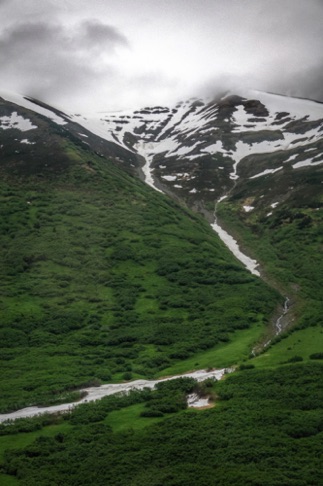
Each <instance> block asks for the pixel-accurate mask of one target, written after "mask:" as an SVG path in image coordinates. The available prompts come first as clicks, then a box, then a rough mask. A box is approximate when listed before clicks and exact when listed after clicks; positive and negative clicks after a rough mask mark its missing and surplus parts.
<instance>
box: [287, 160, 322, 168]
mask: <svg viewBox="0 0 323 486" xmlns="http://www.w3.org/2000/svg"><path fill="white" fill-rule="evenodd" d="M320 164H323V159H322V160H319V161H317V162H313V159H307V160H303V161H302V162H296V164H293V165H292V167H293V169H299V168H300V167H307V166H314V165H320Z"/></svg>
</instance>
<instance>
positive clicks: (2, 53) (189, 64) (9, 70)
mask: <svg viewBox="0 0 323 486" xmlns="http://www.w3.org/2000/svg"><path fill="white" fill-rule="evenodd" d="M322 47H323V0H0V65H1V78H0V79H1V81H0V88H1V87H2V89H7V90H11V91H17V92H20V93H22V94H25V95H30V96H34V97H36V98H38V99H42V100H44V101H46V102H48V103H49V104H52V105H56V106H58V107H61V108H63V109H65V111H83V112H84V111H92V110H98V111H104V110H114V109H123V108H127V107H129V108H135V107H141V106H146V105H148V104H150V105H151V104H167V103H172V102H174V101H177V100H179V99H184V98H186V97H188V96H201V95H204V94H216V93H218V92H222V91H224V90H233V91H239V88H240V87H250V88H254V89H260V90H268V91H274V92H278V93H282V94H291V95H294V96H303V97H309V98H312V99H319V100H322V101H323V82H322V81H323V79H322V78H323V49H322Z"/></svg>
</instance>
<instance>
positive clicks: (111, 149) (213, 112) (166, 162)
mask: <svg viewBox="0 0 323 486" xmlns="http://www.w3.org/2000/svg"><path fill="white" fill-rule="evenodd" d="M2 98H3V99H5V100H7V102H10V103H9V104H8V103H7V104H5V103H3V104H2V106H1V114H0V128H1V129H2V130H0V135H1V132H2V133H3V130H6V129H8V128H16V129H19V130H21V133H22V132H23V133H24V135H21V137H20V138H21V140H20V141H19V143H20V147H21V146H22V144H25V150H27V145H28V144H35V143H36V142H37V140H38V138H39V137H38V138H37V137H36V138H35V137H34V136H33V135H35V136H36V135H37V129H36V128H37V127H36V124H35V122H33V121H32V120H31V119H30V118H28V117H26V116H25V115H26V113H28V112H29V113H30V112H31V111H32V112H36V113H38V114H40V115H42V116H43V117H46V118H47V119H49V120H50V121H51V122H53V123H54V124H56V125H57V126H58V127H59V129H60V130H64V131H66V132H70V133H72V134H73V136H75V137H78V138H79V140H80V141H81V143H83V144H88V145H89V146H90V147H92V148H94V149H95V150H96V151H97V153H100V154H102V155H107V156H109V157H111V158H112V159H113V160H114V161H115V163H117V164H120V165H122V166H123V167H124V168H126V169H127V170H129V171H133V172H137V173H139V174H141V176H142V178H144V179H145V181H146V182H147V183H148V184H150V185H151V186H153V187H154V188H155V189H157V190H161V191H163V192H167V193H170V194H172V195H174V196H176V197H178V198H180V199H181V200H183V201H185V202H186V203H187V204H189V205H190V206H192V207H195V208H196V207H199V208H200V209H202V210H203V209H208V210H210V208H211V205H212V204H213V203H214V201H216V200H218V199H219V198H220V197H223V196H225V195H227V194H228V193H230V194H231V195H232V194H234V193H237V191H239V190H241V188H242V187H244V186H247V188H248V190H249V194H246V197H245V198H244V200H242V204H243V207H244V208H245V211H246V212H249V211H252V209H253V208H254V207H255V205H256V199H259V198H260V197H261V198H264V200H265V202H266V204H267V206H266V207H267V209H268V208H270V207H271V206H270V205H271V204H275V203H276V202H277V201H276V199H277V198H278V202H280V200H281V199H284V198H286V197H287V195H288V194H290V193H291V192H292V191H293V190H294V188H295V186H298V187H299V185H300V184H301V183H302V180H303V179H304V174H305V173H308V172H309V171H316V172H317V171H318V172H319V173H320V171H321V169H322V164H323V104H320V103H317V102H314V101H309V100H303V99H295V98H288V97H285V96H280V95H274V94H269V93H264V92H259V91H247V92H245V93H241V94H240V95H239V96H237V95H233V94H231V93H228V94H226V95H224V96H223V97H221V98H219V99H216V100H212V99H197V98H194V99H190V100H188V101H184V102H179V103H177V104H176V105H175V106H173V107H160V106H157V107H150V108H149V107H147V108H144V109H141V110H137V111H133V112H130V111H128V112H117V113H100V114H87V115H81V114H74V115H67V114H64V113H62V112H60V111H58V110H55V109H53V108H51V107H48V106H46V105H44V104H43V103H40V102H38V101H35V100H33V99H29V98H28V99H26V98H23V97H20V96H18V95H12V94H8V93H3V94H2ZM15 106H18V107H19V109H18V108H17V109H16V110H14V107H15ZM26 110H27V111H26ZM23 120H24V121H23ZM28 120H29V121H28ZM28 123H29V125H28ZM32 124H34V125H33V126H32ZM25 134H28V136H27V135H25ZM16 139H17V137H16ZM316 182H317V181H316ZM316 187H317V188H318V185H317V184H316ZM315 190H317V189H315ZM269 192H271V194H269ZM260 193H262V194H260ZM273 199H274V200H273ZM263 202H264V201H258V204H260V205H261V204H262V203H263ZM267 212H270V211H267Z"/></svg>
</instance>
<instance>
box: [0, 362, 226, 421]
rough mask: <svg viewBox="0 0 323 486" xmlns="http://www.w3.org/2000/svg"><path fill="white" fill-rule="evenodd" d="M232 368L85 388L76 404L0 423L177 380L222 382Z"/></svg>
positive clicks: (33, 410) (10, 416) (21, 413)
mask: <svg viewBox="0 0 323 486" xmlns="http://www.w3.org/2000/svg"><path fill="white" fill-rule="evenodd" d="M232 371H233V369H231V368H223V369H220V370H212V371H207V370H199V371H194V372H192V373H185V374H183V375H176V376H169V377H167V378H161V379H159V380H135V381H131V382H127V383H117V384H107V385H102V386H99V387H91V388H84V389H82V390H80V392H86V393H87V395H86V396H85V397H84V398H82V400H79V401H78V402H74V403H62V404H61V405H54V406H52V407H28V408H23V409H22V410H17V411H16V412H11V413H3V414H0V423H1V422H4V421H5V420H16V419H18V418H26V417H35V416H36V415H42V414H44V413H59V412H66V411H68V410H72V409H73V408H74V407H77V406H78V405H80V404H82V403H87V402H93V401H95V400H100V399H101V398H103V397H106V396H108V395H115V394H116V393H129V392H130V391H132V390H143V389H144V388H154V387H155V386H156V385H157V383H161V382H162V381H169V380H175V379H176V378H182V377H183V378H187V377H189V378H194V379H195V380H197V381H204V380H206V379H207V378H215V379H217V380H220V379H221V378H222V376H223V375H224V374H225V373H230V372H232Z"/></svg>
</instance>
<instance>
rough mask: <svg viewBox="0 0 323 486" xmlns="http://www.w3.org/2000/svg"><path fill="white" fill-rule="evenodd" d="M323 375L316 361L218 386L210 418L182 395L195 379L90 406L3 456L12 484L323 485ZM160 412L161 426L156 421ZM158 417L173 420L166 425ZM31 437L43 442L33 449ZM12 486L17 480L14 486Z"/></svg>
mask: <svg viewBox="0 0 323 486" xmlns="http://www.w3.org/2000/svg"><path fill="white" fill-rule="evenodd" d="M322 371H323V368H322V363H319V362H316V363H315V362H312V363H311V364H307V365H304V364H293V365H288V366H284V367H280V368H277V369H276V370H270V369H269V370H262V371H259V370H245V371H243V372H240V373H235V374H234V375H233V376H228V378H227V379H226V380H224V381H222V382H218V383H216V385H215V387H214V388H215V393H216V394H217V404H216V407H215V408H213V409H209V410H204V411H185V410H184V411H182V409H183V408H184V407H185V404H184V403H185V402H183V395H184V396H185V392H187V391H189V390H190V389H191V388H192V387H194V384H193V383H190V382H189V381H188V382H187V381H184V382H183V381H182V382H177V381H175V382H168V383H163V384H162V385H163V386H162V387H160V389H159V390H157V391H156V392H151V391H149V390H148V391H145V392H141V393H137V394H134V395H131V396H128V397H120V398H117V397H108V398H106V399H103V400H102V401H100V402H97V403H94V404H88V405H85V406H83V405H81V406H80V407H79V408H78V409H76V410H75V411H74V412H72V413H71V414H70V416H66V417H65V418H64V420H62V418H60V419H56V422H57V423H56V424H55V423H54V424H53V423H52V425H51V426H45V427H44V428H43V429H42V430H38V432H30V433H29V434H26V433H25V434H20V435H19V434H18V435H7V438H8V440H11V439H13V441H14V440H15V443H16V448H17V449H18V450H14V451H10V452H7V453H6V454H5V456H4V459H3V468H2V472H4V473H5V474H6V475H4V476H3V477H4V481H7V480H8V483H7V484H21V485H23V486H31V485H34V484H40V485H53V486H54V485H55V486H56V485H60V484H65V485H68V486H72V485H88V484H97V485H104V486H106V485H111V486H123V485H125V484H131V485H132V486H145V485H149V486H152V485H153V486H166V485H167V486H187V485H193V484H194V485H196V486H206V485H214V486H215V485H220V486H256V485H260V484H261V485H262V486H278V485H286V486H287V485H289V486H320V485H322V484H323V483H322V473H323V471H322V464H323V462H322V439H323V409H322V403H323V396H322V387H321V386H320V383H321V381H320V380H321V376H322ZM183 404H184V405H183ZM153 410H154V411H155V417H156V418H150V416H152V414H151V415H149V414H148V413H147V411H150V412H151V411H153ZM158 410H163V413H168V415H169V412H172V414H171V415H169V416H168V417H167V418H160V416H159V418H157V413H156V412H157V411H158ZM163 413H161V414H160V415H163ZM140 415H141V416H140ZM35 420H36V419H33V421H29V424H28V421H22V422H21V423H17V424H15V425H12V426H10V425H9V426H7V427H3V428H2V429H1V433H2V434H15V432H16V433H17V432H18V431H19V430H24V428H23V427H25V430H28V425H29V430H32V422H34V424H35ZM145 420H146V426H145V425H144V424H143V421H145ZM156 420H159V422H158V423H154V421H155V422H156ZM120 421H121V424H123V427H121V428H120ZM43 423H44V421H43ZM47 423H48V419H47ZM35 425H36V424H35ZM40 427H42V424H41V422H40V420H39V419H38V429H40ZM34 430H35V428H34ZM28 435H30V436H31V437H30V439H31V440H33V439H35V436H38V438H37V439H36V440H35V441H33V443H31V444H30V443H29V445H27V444H28ZM4 438H5V437H2V438H1V439H4ZM21 441H25V446H26V447H25V448H24V449H23V450H21V448H22V447H23V442H21ZM13 443H14V442H13ZM0 444H1V442H0ZM19 449H20V450H19ZM11 478H12V481H13V480H14V479H15V480H16V481H15V482H13V483H9V481H11ZM4 484H6V483H5V482H4Z"/></svg>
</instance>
